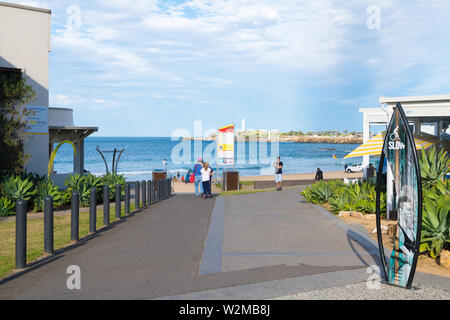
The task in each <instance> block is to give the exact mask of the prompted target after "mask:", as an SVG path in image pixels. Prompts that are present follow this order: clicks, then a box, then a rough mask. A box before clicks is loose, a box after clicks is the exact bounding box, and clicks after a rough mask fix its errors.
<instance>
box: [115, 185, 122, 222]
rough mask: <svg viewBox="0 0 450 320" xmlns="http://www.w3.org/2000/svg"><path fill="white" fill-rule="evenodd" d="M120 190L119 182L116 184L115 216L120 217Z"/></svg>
mask: <svg viewBox="0 0 450 320" xmlns="http://www.w3.org/2000/svg"><path fill="white" fill-rule="evenodd" d="M120 191H121V187H120V184H116V218H117V219H120V218H121V215H122V211H121V207H120V205H121V199H120V196H121V195H120Z"/></svg>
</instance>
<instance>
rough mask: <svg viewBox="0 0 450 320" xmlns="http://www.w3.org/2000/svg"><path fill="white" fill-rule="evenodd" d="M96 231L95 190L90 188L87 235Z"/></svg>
mask: <svg viewBox="0 0 450 320" xmlns="http://www.w3.org/2000/svg"><path fill="white" fill-rule="evenodd" d="M95 231H97V189H96V188H91V193H90V195H89V233H94V232H95Z"/></svg>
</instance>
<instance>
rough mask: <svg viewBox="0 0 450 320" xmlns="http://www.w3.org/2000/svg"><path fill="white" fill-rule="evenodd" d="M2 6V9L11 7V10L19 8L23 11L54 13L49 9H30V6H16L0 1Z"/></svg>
mask: <svg viewBox="0 0 450 320" xmlns="http://www.w3.org/2000/svg"><path fill="white" fill-rule="evenodd" d="M0 6H2V7H10V8H17V9H23V10H30V11H36V12H42V13H47V14H51V13H52V11H51V10H48V9H42V8H36V7H30V6H23V5H21V4H15V3H9V2H3V1H0Z"/></svg>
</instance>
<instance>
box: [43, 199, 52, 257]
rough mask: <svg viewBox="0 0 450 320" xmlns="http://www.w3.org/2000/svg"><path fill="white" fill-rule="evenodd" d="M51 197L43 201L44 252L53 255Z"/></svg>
mask: <svg viewBox="0 0 450 320" xmlns="http://www.w3.org/2000/svg"><path fill="white" fill-rule="evenodd" d="M53 251H54V250H53V197H51V196H47V197H45V199H44V252H45V253H48V254H52V253H53Z"/></svg>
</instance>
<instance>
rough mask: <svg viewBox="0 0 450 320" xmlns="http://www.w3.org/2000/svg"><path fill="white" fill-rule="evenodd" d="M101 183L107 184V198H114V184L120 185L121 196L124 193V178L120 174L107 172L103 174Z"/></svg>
mask: <svg viewBox="0 0 450 320" xmlns="http://www.w3.org/2000/svg"><path fill="white" fill-rule="evenodd" d="M102 179H103V184H104V185H107V186H108V187H109V190H110V191H109V198H110V200H112V199H114V198H115V190H116V185H120V186H121V196H123V195H124V193H125V188H124V186H125V178H124V176H123V175H120V174H113V173H109V174H107V175H105V176H103V178H102Z"/></svg>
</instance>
